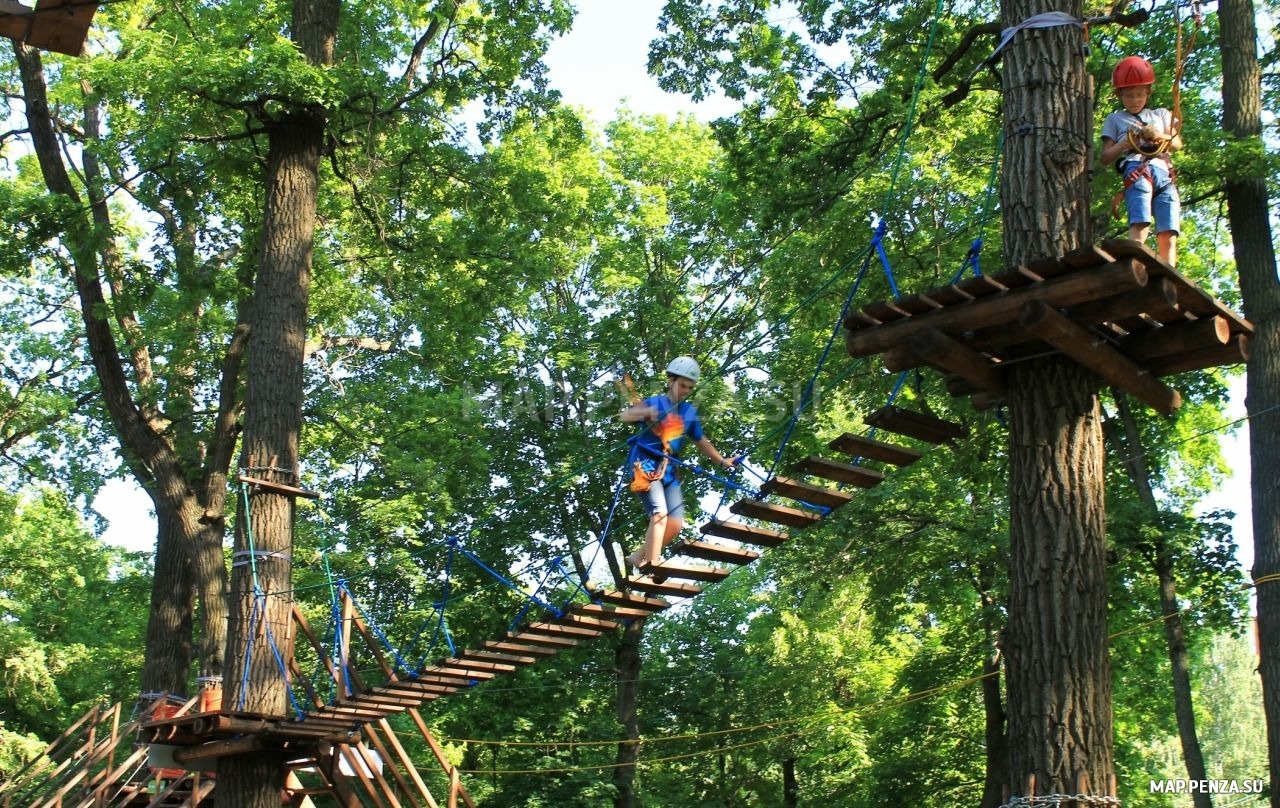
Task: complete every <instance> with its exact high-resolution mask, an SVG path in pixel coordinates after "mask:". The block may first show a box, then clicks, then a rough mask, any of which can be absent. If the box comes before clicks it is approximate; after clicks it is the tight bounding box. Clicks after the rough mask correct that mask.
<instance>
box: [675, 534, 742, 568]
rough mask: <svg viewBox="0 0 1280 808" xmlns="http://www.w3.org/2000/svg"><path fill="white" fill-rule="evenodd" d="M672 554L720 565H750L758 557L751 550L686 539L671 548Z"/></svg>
mask: <svg viewBox="0 0 1280 808" xmlns="http://www.w3.org/2000/svg"><path fill="white" fill-rule="evenodd" d="M672 549H673V551H674V552H677V553H679V554H680V555H685V556H689V557H690V558H700V559H702V560H703V561H715V562H718V563H721V564H739V565H741V564H750V563H751V562H752V561H755V560H756V559H757V558H759V557H760V554H759V553H757V552H755V551H753V550H743V549H742V548H740V547H727V546H725V545H723V544H712V543H711V542H708V541H694V540H691V539H686V540H684V541H682V542H680V543H679V544H677V545H675V547H673V548H672Z"/></svg>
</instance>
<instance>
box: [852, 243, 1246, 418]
mask: <svg viewBox="0 0 1280 808" xmlns="http://www.w3.org/2000/svg"><path fill="white" fill-rule="evenodd" d="M844 326H845V328H846V336H845V341H846V346H847V348H848V351H849V353H850V355H852V356H855V357H861V356H872V355H875V354H881V355H883V359H884V363H885V366H886V367H887V368H888V369H889V370H891V371H902V370H907V369H910V368H916V367H922V366H928V367H933V368H935V369H937V370H939V371H942V372H943V373H945V374H947V387H948V389H949V391H950V392H951V394H952V395H955V396H969V397H970V398H971V400H972V402H973V404H974V406H975V407H977V408H979V409H986V408H989V407H992V406H994V405H997V404H999V403H1000V402H1001V401H1002V400H1003V399H1004V396H1005V375H1006V371H1007V370H1008V368H1009V367H1011V366H1012V365H1013V364H1015V363H1017V362H1020V361H1025V360H1028V359H1031V358H1034V357H1037V356H1041V355H1044V354H1048V353H1060V354H1065V355H1067V356H1069V357H1070V358H1072V359H1073V360H1075V361H1076V362H1077V363H1079V364H1081V365H1083V366H1084V367H1086V368H1088V369H1090V370H1092V371H1093V372H1094V373H1096V374H1097V375H1098V376H1099V377H1101V378H1102V379H1103V380H1104V381H1105V382H1106V383H1107V384H1109V385H1112V386H1114V387H1116V388H1119V389H1120V390H1123V391H1125V392H1126V393H1129V394H1130V395H1133V396H1134V397H1135V398H1138V399H1139V400H1141V401H1143V402H1145V403H1146V404H1147V405H1149V406H1151V407H1152V408H1154V409H1156V410H1157V411H1159V412H1161V413H1164V414H1168V413H1171V412H1173V411H1174V410H1176V409H1177V408H1178V407H1179V406H1180V405H1181V402H1182V399H1181V395H1180V394H1179V393H1178V392H1177V391H1176V390H1173V389H1172V388H1170V387H1168V386H1167V385H1166V384H1165V383H1164V382H1162V381H1161V380H1160V379H1161V378H1162V377H1165V376H1169V375H1172V374H1175V373H1182V372H1185V371H1191V370H1201V369H1204V368H1209V367H1217V366H1220V365H1231V364H1238V363H1241V362H1244V361H1246V360H1247V359H1248V356H1249V340H1250V338H1251V337H1252V336H1253V326H1252V325H1251V324H1250V323H1249V322H1248V321H1247V320H1245V319H1244V318H1242V317H1240V316H1239V315H1237V314H1236V313H1235V312H1233V311H1232V310H1231V309H1230V308H1228V307H1227V306H1226V305H1225V304H1223V303H1222V302H1221V301H1219V300H1217V299H1215V298H1214V297H1213V296H1212V295H1210V294H1209V293H1207V292H1205V291H1204V290H1203V289H1201V288H1200V287H1198V286H1197V285H1196V284H1195V283H1194V282H1192V281H1191V280H1189V279H1188V278H1186V277H1184V276H1183V275H1181V274H1179V273H1178V272H1177V270H1175V269H1174V268H1173V267H1171V266H1169V265H1168V264H1165V263H1164V262H1163V261H1161V260H1160V259H1159V258H1158V257H1157V256H1156V255H1155V254H1154V253H1152V252H1151V251H1150V250H1149V249H1147V248H1146V247H1145V246H1144V245H1142V244H1140V243H1138V242H1136V241H1129V240H1127V239H1118V240H1112V241H1104V242H1102V243H1101V244H1099V245H1096V246H1089V247H1085V248H1082V249H1080V250H1076V251H1074V252H1072V253H1069V254H1068V255H1066V256H1063V257H1061V258H1054V259H1046V260H1044V261H1039V262H1036V263H1034V264H1032V265H1030V266H1019V267H1015V268H1014V269H1011V270H1007V271H1005V272H1002V273H1000V274H998V275H989V276H988V275H980V276H977V277H973V278H969V279H967V280H964V281H961V282H958V283H955V284H951V285H948V286H942V287H938V288H936V289H930V290H928V291H926V292H920V293H917V294H912V295H906V296H902V297H898V298H895V299H894V300H890V301H884V302H880V303H875V304H872V305H869V306H865V307H863V308H862V309H859V310H857V311H853V312H851V313H850V314H849V315H848V316H847V317H846V318H845V321H844Z"/></svg>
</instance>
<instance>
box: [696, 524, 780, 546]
mask: <svg viewBox="0 0 1280 808" xmlns="http://www.w3.org/2000/svg"><path fill="white" fill-rule="evenodd" d="M698 532H700V533H702V534H703V535H705V536H719V537H720V538H722V539H734V540H735V541H740V542H743V543H744V544H754V545H756V546H757V547H778V546H779V545H782V544H784V543H785V542H786V541H787V539H789V538H790V536H788V535H787V534H786V533H785V532H783V531H781V530H774V529H772V528H767V527H757V526H755V525H748V524H746V523H745V522H735V521H732V520H725V519H710V520H708V521H706V522H704V523H703V524H702V526H701V527H700V528H698Z"/></svg>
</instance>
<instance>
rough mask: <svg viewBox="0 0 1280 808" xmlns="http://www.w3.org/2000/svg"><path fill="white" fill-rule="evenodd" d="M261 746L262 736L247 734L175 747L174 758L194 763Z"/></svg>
mask: <svg viewBox="0 0 1280 808" xmlns="http://www.w3.org/2000/svg"><path fill="white" fill-rule="evenodd" d="M261 748H262V736H260V735H246V736H244V737H242V738H228V739H227V740H222V741H211V742H209V743H203V744H200V745H199V746H188V747H185V748H183V749H175V750H173V759H174V760H176V761H178V762H179V763H194V762H195V761H197V760H208V759H209V758H219V757H226V756H227V755H240V754H244V753H245V752H256V751H258V750H259V749H261Z"/></svg>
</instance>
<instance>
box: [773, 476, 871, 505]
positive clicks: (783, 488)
mask: <svg viewBox="0 0 1280 808" xmlns="http://www.w3.org/2000/svg"><path fill="white" fill-rule="evenodd" d="M760 493H762V494H776V495H777V496H780V497H787V498H788V499H795V500H799V501H801V502H807V503H808V504H810V505H817V506H818V507H821V508H839V507H840V506H841V505H847V504H849V502H850V501H851V500H852V499H853V495H852V494H847V493H845V492H844V491H837V490H836V489H834V488H826V487H824V486H821V485H812V484H810V483H806V482H801V481H800V480H793V479H791V478H789V477H774V478H773V479H771V480H769V481H768V482H766V483H765V484H764V485H762V486H760Z"/></svg>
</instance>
